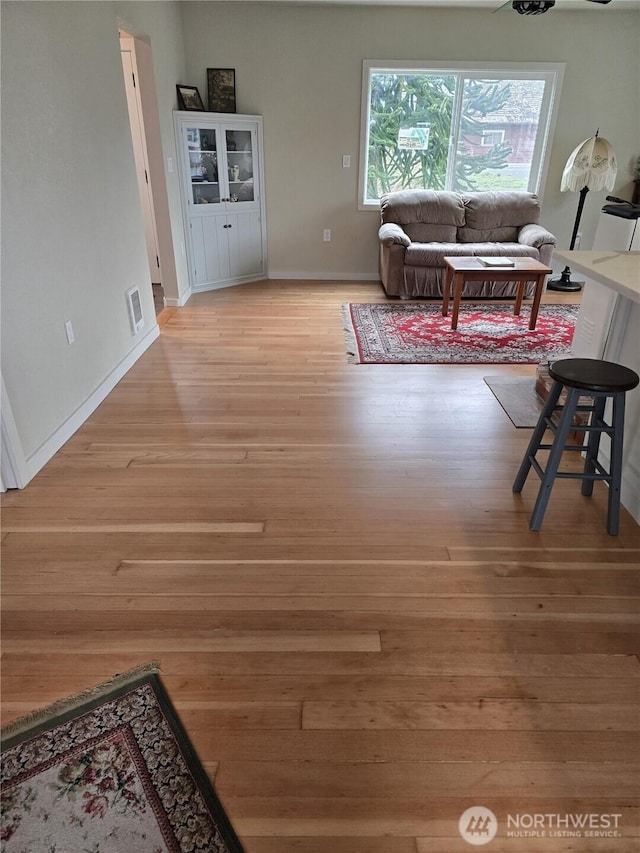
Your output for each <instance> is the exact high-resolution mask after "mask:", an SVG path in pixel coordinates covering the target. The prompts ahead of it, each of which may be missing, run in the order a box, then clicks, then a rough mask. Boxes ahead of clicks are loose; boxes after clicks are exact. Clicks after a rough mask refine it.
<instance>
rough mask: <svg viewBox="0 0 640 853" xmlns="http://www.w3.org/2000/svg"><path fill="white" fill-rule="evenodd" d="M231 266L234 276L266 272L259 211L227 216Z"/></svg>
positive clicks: (231, 272) (231, 273) (232, 275)
mask: <svg viewBox="0 0 640 853" xmlns="http://www.w3.org/2000/svg"><path fill="white" fill-rule="evenodd" d="M227 224H228V225H229V226H230V227H229V228H227V236H228V241H229V267H230V275H231V277H232V278H241V277H244V276H250V275H261V274H262V273H264V269H263V264H262V233H261V230H260V216H259V214H258V213H250V212H247V213H238V214H234V215H231V214H230V215H229V216H227Z"/></svg>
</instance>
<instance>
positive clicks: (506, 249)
mask: <svg viewBox="0 0 640 853" xmlns="http://www.w3.org/2000/svg"><path fill="white" fill-rule="evenodd" d="M458 245H459V246H461V247H463V248H464V252H461V253H460V254H463V255H487V256H488V257H493V256H494V255H496V256H497V257H499V258H535V259H536V260H537V259H538V255H539V252H538V250H537V249H536V248H535V247H534V246H525V245H524V244H523V243H459V244H458Z"/></svg>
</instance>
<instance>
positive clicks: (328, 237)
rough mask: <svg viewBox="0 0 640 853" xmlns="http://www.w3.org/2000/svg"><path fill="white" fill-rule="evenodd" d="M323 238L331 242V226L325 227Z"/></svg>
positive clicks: (326, 241)
mask: <svg viewBox="0 0 640 853" xmlns="http://www.w3.org/2000/svg"><path fill="white" fill-rule="evenodd" d="M322 239H323V240H324V242H325V243H330V242H331V228H325V229H324V231H323V232H322Z"/></svg>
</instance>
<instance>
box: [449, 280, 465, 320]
mask: <svg viewBox="0 0 640 853" xmlns="http://www.w3.org/2000/svg"><path fill="white" fill-rule="evenodd" d="M463 285H464V273H461V272H459V273H456V274H455V276H454V277H453V286H454V292H453V312H452V315H451V328H452V329H453V330H454V331H455V330H456V329H457V328H458V312H459V311H460V298H461V297H462V286H463Z"/></svg>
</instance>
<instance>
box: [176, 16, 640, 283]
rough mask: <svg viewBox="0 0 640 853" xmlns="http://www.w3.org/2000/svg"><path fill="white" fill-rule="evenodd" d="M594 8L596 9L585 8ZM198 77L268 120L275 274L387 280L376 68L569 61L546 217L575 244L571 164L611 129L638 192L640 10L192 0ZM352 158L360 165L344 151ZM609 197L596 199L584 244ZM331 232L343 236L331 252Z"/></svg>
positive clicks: (625, 182) (189, 30)
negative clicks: (374, 146) (364, 126)
mask: <svg viewBox="0 0 640 853" xmlns="http://www.w3.org/2000/svg"><path fill="white" fill-rule="evenodd" d="M585 5H586V4H585ZM183 26H184V33H185V44H186V45H187V67H188V72H189V79H188V81H187V82H189V83H190V84H194V85H197V86H198V87H199V89H200V92H201V94H202V95H203V97H206V91H207V87H206V69H207V67H232V68H235V69H236V86H237V102H238V103H237V106H238V112H248V113H253V112H255V113H260V114H262V115H263V116H264V132H265V160H266V163H265V171H266V181H267V188H266V195H267V199H266V202H267V230H268V245H269V270H270V275H272V276H274V275H279V274H286V275H295V274H296V273H299V274H300V275H310V276H316V277H325V276H329V277H331V276H333V277H342V276H345V277H352V278H358V277H363V276H364V277H367V276H368V277H371V278H377V242H376V232H377V225H378V220H379V216H378V214H377V212H369V211H358V209H357V186H358V153H359V145H360V104H361V79H362V61H363V59H373V60H379V59H422V58H424V59H428V60H443V61H444V60H452V61H453V60H456V59H460V60H463V59H464V60H474V59H477V60H497V61H505V62H507V61H522V62H526V61H527V60H529V61H534V62H565V63H566V71H565V79H564V86H563V93H562V101H561V112H560V116H559V120H558V123H557V128H556V134H555V138H554V141H553V148H552V159H551V163H550V168H549V173H548V181H547V187H546V190H545V192H544V200H543V201H544V206H543V222H544V224H545V225H547V226H548V227H549V228H550V229H551V230H552V231H553V232H554V233H555V234H556V236H557V237H558V241H559V244H560V245H561V246H564V247H566V248H568V244H569V240H570V238H571V231H572V227H573V221H574V218H575V212H576V208H577V202H578V196H577V194H574V193H560V189H559V187H560V178H561V175H562V169H563V167H564V164H565V162H566V159H567V157H568V156H569V154H570V152H571V151H572V150H573V148H574V147H575V146H576V145H577V144H578V142H580V141H582V140H583V139H586V138H587V137H589V136H592V135H593V133H594V132H595V130H596V128H597V127H599V128H600V133H601V135H602V136H605V137H607V138H608V139H609V140H610V141H611V142H612V143H613V145H614V147H615V149H616V151H617V154H618V156H619V159H620V173H619V178H618V184H617V187H616V193H617V194H622V193H623V192H625V191H626V193H627V197H629V198H630V196H631V187H630V181H631V170H630V169H631V163H632V161H633V159H634V157H636V156H637V155H638V154H639V153H640V132H639V103H638V82H639V73H640V71H639V69H640V66H639V59H638V57H639V53H640V52H639V51H638V39H639V34H640V13H638V12H630V11H629V12H617V11H613V10H612V9H611V7H609V8H605V7H594V9H593V10H591V9H590V10H588V11H585V12H563V11H560V10H558V9H554V10H552V11H551V12H548V13H547V14H546V15H542V16H538V17H525V16H521V15H518V14H516V13H514V12H512V11H510V10H509V9H505V10H503V11H501V12H499V13H496V14H492V12H491V10H490V9H477V10H476V9H465V10H452V9H442V10H435V9H424V8H422V9H420V8H415V7H404V8H397V9H389V8H383V7H380V6H376V7H368V8H367V7H363V6H312V7H307V6H305V7H302V6H297V5H291V4H277V3H273V4H271V3H269V4H264V3H260V4H255V3H237V4H231V3H207V2H186V3H184V4H183ZM343 154H350V155H351V163H352V168H351V169H343V168H342V155H343ZM604 201H605V193H604V192H603V193H594V194H592V195H591V196H588V197H587V202H586V204H585V211H584V214H583V220H582V224H581V230H582V231H583V233H584V242H583V248H586V247H588V246H589V244H590V240H591V239H592V237H593V234H594V232H595V228H596V224H597V218H598V212H599V210H600V208H601V207H602V204H604ZM324 228H331V229H332V231H333V240H332V242H331V243H323V241H322V231H323V229H324Z"/></svg>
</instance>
